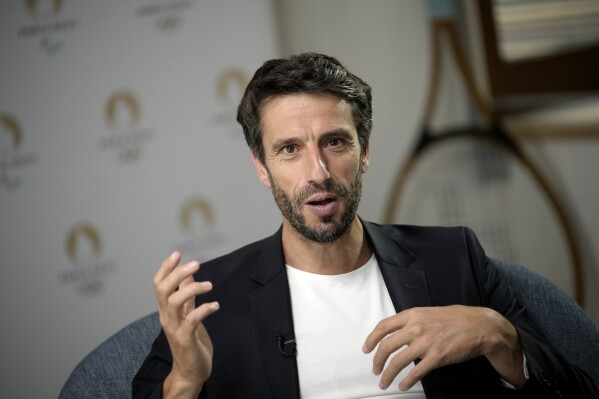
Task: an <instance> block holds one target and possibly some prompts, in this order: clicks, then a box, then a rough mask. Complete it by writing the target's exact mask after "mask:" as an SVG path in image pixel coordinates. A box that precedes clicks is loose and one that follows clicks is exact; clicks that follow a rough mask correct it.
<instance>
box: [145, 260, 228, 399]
mask: <svg viewBox="0 0 599 399" xmlns="http://www.w3.org/2000/svg"><path fill="white" fill-rule="evenodd" d="M180 261H181V254H180V253H179V252H173V253H172V254H171V255H170V256H169V257H168V258H166V259H165V260H164V261H163V262H162V264H161V266H160V269H158V272H157V273H156V274H155V275H154V278H153V280H152V281H153V283H154V289H155V291H156V298H157V300H158V313H159V314H160V324H161V325H162V328H163V330H164V333H165V334H166V338H167V340H168V343H169V346H170V349H171V352H172V355H173V367H172V370H171V372H170V374H169V375H168V377H167V378H166V380H165V381H164V385H163V397H164V398H170V397H180V398H184V397H189V398H197V396H198V394H199V393H200V391H201V389H202V386H203V385H204V383H205V382H206V380H207V379H208V377H209V376H210V372H211V371H212V341H211V340H210V336H209V335H208V332H207V331H206V328H204V325H203V324H202V321H203V320H204V319H205V318H206V317H208V316H209V315H211V314H212V313H214V312H216V311H217V310H218V308H219V305H218V302H210V303H204V304H202V305H201V306H199V307H197V308H196V306H195V298H196V296H197V295H202V294H205V293H207V292H210V291H211V290H212V284H211V283H210V282H209V281H202V282H196V281H194V279H193V274H194V273H196V272H197V271H198V270H199V269H200V264H199V263H198V262H196V261H192V262H188V263H186V264H184V265H181V266H179V267H177V265H178V264H179V262H180ZM177 288H179V289H178V290H177Z"/></svg>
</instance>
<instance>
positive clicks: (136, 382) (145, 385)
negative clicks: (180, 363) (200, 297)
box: [132, 330, 173, 399]
mask: <svg viewBox="0 0 599 399" xmlns="http://www.w3.org/2000/svg"><path fill="white" fill-rule="evenodd" d="M172 363H173V357H172V354H171V350H170V347H169V345H168V341H167V339H166V335H165V334H164V331H163V330H160V334H158V336H157V337H156V339H155V340H154V343H153V344H152V348H151V349H150V353H149V354H148V356H147V357H146V358H145V360H144V362H143V363H142V365H141V367H140V368H139V370H138V371H137V374H135V377H133V383H132V396H133V398H134V399H141V398H151V399H159V398H162V383H163V382H164V380H165V379H166V377H167V376H168V374H169V373H170V371H171V368H172Z"/></svg>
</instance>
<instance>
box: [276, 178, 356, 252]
mask: <svg viewBox="0 0 599 399" xmlns="http://www.w3.org/2000/svg"><path fill="white" fill-rule="evenodd" d="M268 178H269V180H270V184H271V187H272V193H273V195H274V198H275V202H276V203H277V206H278V207H279V209H280V210H281V213H282V214H283V217H285V219H287V220H288V221H289V223H290V224H291V226H292V227H293V228H294V229H295V230H296V231H297V232H298V233H299V234H301V235H302V236H303V237H304V238H306V239H308V240H310V241H313V242H317V243H319V244H325V243H330V242H333V241H336V240H338V239H339V238H341V237H342V236H343V235H344V234H345V233H347V231H348V230H349V228H350V227H351V225H352V223H353V221H354V218H355V217H356V214H357V212H358V205H359V204H360V198H361V196H362V174H361V173H360V172H358V173H357V174H356V177H355V178H354V180H353V181H352V182H351V183H350V185H349V187H345V186H343V185H342V184H340V183H337V182H336V181H334V180H332V179H327V180H325V181H324V182H323V183H321V184H318V183H312V184H310V185H309V186H306V187H304V188H303V189H302V190H301V191H300V192H299V193H298V194H296V195H295V196H293V197H291V196H289V195H288V194H287V193H286V192H285V191H283V190H282V189H281V188H279V187H278V186H277V185H276V184H275V182H274V180H273V179H272V176H271V175H270V173H269V174H268ZM321 192H329V193H334V194H336V195H337V198H338V200H344V201H345V210H344V212H343V214H342V215H341V220H340V221H339V222H335V221H334V220H333V218H332V217H331V216H327V217H321V218H320V222H318V223H317V224H315V225H309V224H308V222H307V221H306V218H305V217H304V214H303V213H302V210H303V205H304V202H305V201H306V199H307V198H309V197H310V196H311V195H314V194H317V193H321Z"/></svg>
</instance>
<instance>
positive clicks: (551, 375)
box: [464, 228, 599, 399]
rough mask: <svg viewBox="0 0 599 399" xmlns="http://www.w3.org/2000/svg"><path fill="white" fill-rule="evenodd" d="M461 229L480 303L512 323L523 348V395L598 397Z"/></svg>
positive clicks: (471, 236)
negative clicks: (464, 237) (481, 300)
mask: <svg viewBox="0 0 599 399" xmlns="http://www.w3.org/2000/svg"><path fill="white" fill-rule="evenodd" d="M464 231H465V235H466V242H467V244H468V247H469V253H470V257H471V264H472V265H474V268H475V269H476V270H475V271H474V273H475V274H477V278H478V279H479V283H480V286H481V287H483V288H482V289H483V292H482V293H481V294H482V295H483V302H484V303H485V304H486V306H487V307H489V308H492V309H494V310H496V311H498V312H499V313H501V314H502V315H503V316H504V317H505V318H507V319H508V320H509V321H510V322H511V323H512V324H513V325H514V327H515V328H516V330H517V332H518V336H519V338H520V342H521V343H522V347H523V348H524V354H525V356H526V362H527V369H528V375H529V380H528V382H527V383H526V384H525V387H524V388H523V389H522V392H521V393H522V394H523V397H539V398H540V397H549V398H561V397H563V398H589V399H590V398H599V389H598V388H597V387H596V386H595V384H594V383H593V381H592V380H591V378H590V377H589V376H588V375H587V374H586V373H585V372H584V371H582V370H581V369H579V368H578V367H576V366H574V365H572V364H570V363H569V362H568V361H566V360H565V359H564V358H563V357H562V356H561V355H560V354H559V353H557V352H556V351H555V350H554V349H553V348H552V347H551V346H550V345H549V344H548V343H547V342H546V340H545V338H544V337H542V335H541V334H539V333H538V332H537V329H536V327H535V326H534V325H533V323H532V321H531V320H530V319H529V318H528V315H527V312H526V308H524V307H523V306H522V305H520V304H519V303H518V302H517V300H516V297H515V295H514V294H513V292H512V290H511V288H510V287H509V286H508V285H507V284H504V283H503V282H502V281H501V279H500V277H499V276H498V273H497V270H496V269H495V267H493V266H492V265H491V264H490V261H489V259H488V258H487V257H486V255H485V253H484V251H483V249H482V247H481V245H480V243H479V242H478V239H477V238H476V236H475V235H474V233H473V232H472V231H471V230H470V229H468V228H465V229H464ZM524 394H525V395H524Z"/></svg>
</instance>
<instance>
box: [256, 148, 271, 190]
mask: <svg viewBox="0 0 599 399" xmlns="http://www.w3.org/2000/svg"><path fill="white" fill-rule="evenodd" d="M252 162H254V168H256V174H257V175H258V179H259V180H260V182H261V183H262V184H263V185H264V187H266V188H271V185H270V179H269V178H268V177H269V174H268V169H266V166H264V164H263V163H262V161H260V160H259V159H258V156H257V155H256V153H255V152H254V151H252Z"/></svg>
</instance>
